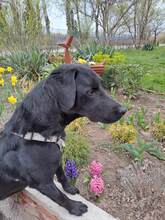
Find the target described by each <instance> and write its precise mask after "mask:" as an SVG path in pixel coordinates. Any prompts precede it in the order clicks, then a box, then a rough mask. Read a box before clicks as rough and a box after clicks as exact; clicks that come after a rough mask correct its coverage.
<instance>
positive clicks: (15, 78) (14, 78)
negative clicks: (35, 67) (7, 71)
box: [11, 75, 18, 86]
mask: <svg viewBox="0 0 165 220" xmlns="http://www.w3.org/2000/svg"><path fill="white" fill-rule="evenodd" d="M17 81H18V80H17V77H16V76H15V75H12V76H11V84H12V86H16V83H17Z"/></svg>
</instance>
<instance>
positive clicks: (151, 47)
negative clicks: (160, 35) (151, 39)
mask: <svg viewBox="0 0 165 220" xmlns="http://www.w3.org/2000/svg"><path fill="white" fill-rule="evenodd" d="M153 49H154V45H153V43H146V44H144V46H143V50H146V51H152V50H153Z"/></svg>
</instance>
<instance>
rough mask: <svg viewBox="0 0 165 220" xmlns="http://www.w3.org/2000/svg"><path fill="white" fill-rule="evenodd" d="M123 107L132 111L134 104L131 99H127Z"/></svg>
mask: <svg viewBox="0 0 165 220" xmlns="http://www.w3.org/2000/svg"><path fill="white" fill-rule="evenodd" d="M122 105H123V106H124V107H125V108H126V109H127V110H131V109H132V103H131V100H130V99H125V100H124V101H123V103H122Z"/></svg>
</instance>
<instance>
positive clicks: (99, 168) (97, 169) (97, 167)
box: [89, 160, 103, 176]
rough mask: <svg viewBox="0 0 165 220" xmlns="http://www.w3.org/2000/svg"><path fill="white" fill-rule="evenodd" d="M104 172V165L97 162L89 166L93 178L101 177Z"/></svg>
mask: <svg viewBox="0 0 165 220" xmlns="http://www.w3.org/2000/svg"><path fill="white" fill-rule="evenodd" d="M102 172H103V165H102V164H101V163H99V162H97V161H95V160H94V161H92V162H91V164H90V165H89V173H90V174H91V176H100V174H101V173H102Z"/></svg>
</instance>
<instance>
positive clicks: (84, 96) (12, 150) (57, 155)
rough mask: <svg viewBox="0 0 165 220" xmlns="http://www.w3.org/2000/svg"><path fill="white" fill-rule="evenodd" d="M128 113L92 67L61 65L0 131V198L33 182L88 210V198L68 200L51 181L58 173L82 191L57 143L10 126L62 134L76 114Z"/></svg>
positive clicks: (79, 210) (69, 205) (107, 116)
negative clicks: (69, 177) (68, 176)
mask: <svg viewBox="0 0 165 220" xmlns="http://www.w3.org/2000/svg"><path fill="white" fill-rule="evenodd" d="M124 113H125V109H123V108H122V107H121V106H120V105H119V104H118V103H117V102H115V101H114V100H112V98H111V97H110V96H108V95H107V93H106V91H105V90H104V89H103V87H102V85H101V80H100V79H99V77H98V76H97V75H96V74H95V73H94V72H93V71H92V70H91V69H90V68H88V67H86V66H84V65H62V66H61V67H60V68H59V69H57V70H55V71H53V72H52V73H51V74H50V76H49V77H48V78H47V79H46V80H43V81H41V82H40V83H39V84H38V85H37V86H36V87H35V88H34V89H33V90H32V91H31V92H30V93H29V94H28V95H27V96H26V98H25V99H24V100H23V101H22V102H21V103H20V104H19V106H18V107H17V109H16V110H15V112H14V114H13V116H12V117H11V119H10V120H9V121H8V122H7V124H6V125H5V128H4V131H3V132H2V133H1V134H0V200H2V199H5V198H7V197H8V196H10V195H12V194H13V193H16V192H19V191H22V190H23V189H24V188H25V187H26V186H30V187H33V188H35V189H37V190H39V191H40V192H41V193H43V194H45V195H47V196H48V197H49V198H51V199H52V200H53V201H55V202H57V203H58V204H59V205H61V206H63V207H65V208H66V209H67V210H68V211H69V212H70V213H71V214H74V215H82V214H83V213H85V212H86V211H87V206H86V205H85V204H83V203H81V202H77V201H73V200H70V199H69V198H68V197H66V196H65V195H64V194H63V193H62V192H60V191H59V190H58V188H57V187H56V186H55V184H54V182H53V179H54V175H55V174H56V175H57V178H58V180H59V182H60V183H61V184H62V186H63V188H64V190H65V191H67V192H69V193H71V194H75V193H78V189H77V188H76V187H73V186H69V184H68V182H67V179H66V177H65V175H64V171H63V169H62V166H61V152H60V150H59V147H58V146H57V144H53V143H44V142H39V141H28V140H24V139H23V138H20V137H18V136H16V135H13V134H11V132H16V133H18V134H26V133H27V132H39V133H40V134H42V135H43V136H44V137H46V138H48V137H50V136H53V135H57V136H63V137H64V136H65V132H64V129H65V127H66V125H68V124H69V123H70V122H71V121H73V120H74V119H76V118H78V117H82V116H86V117H88V118H89V119H90V120H92V121H100V122H106V123H111V122H114V121H117V120H118V119H120V117H121V116H122V115H123V114H124Z"/></svg>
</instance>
